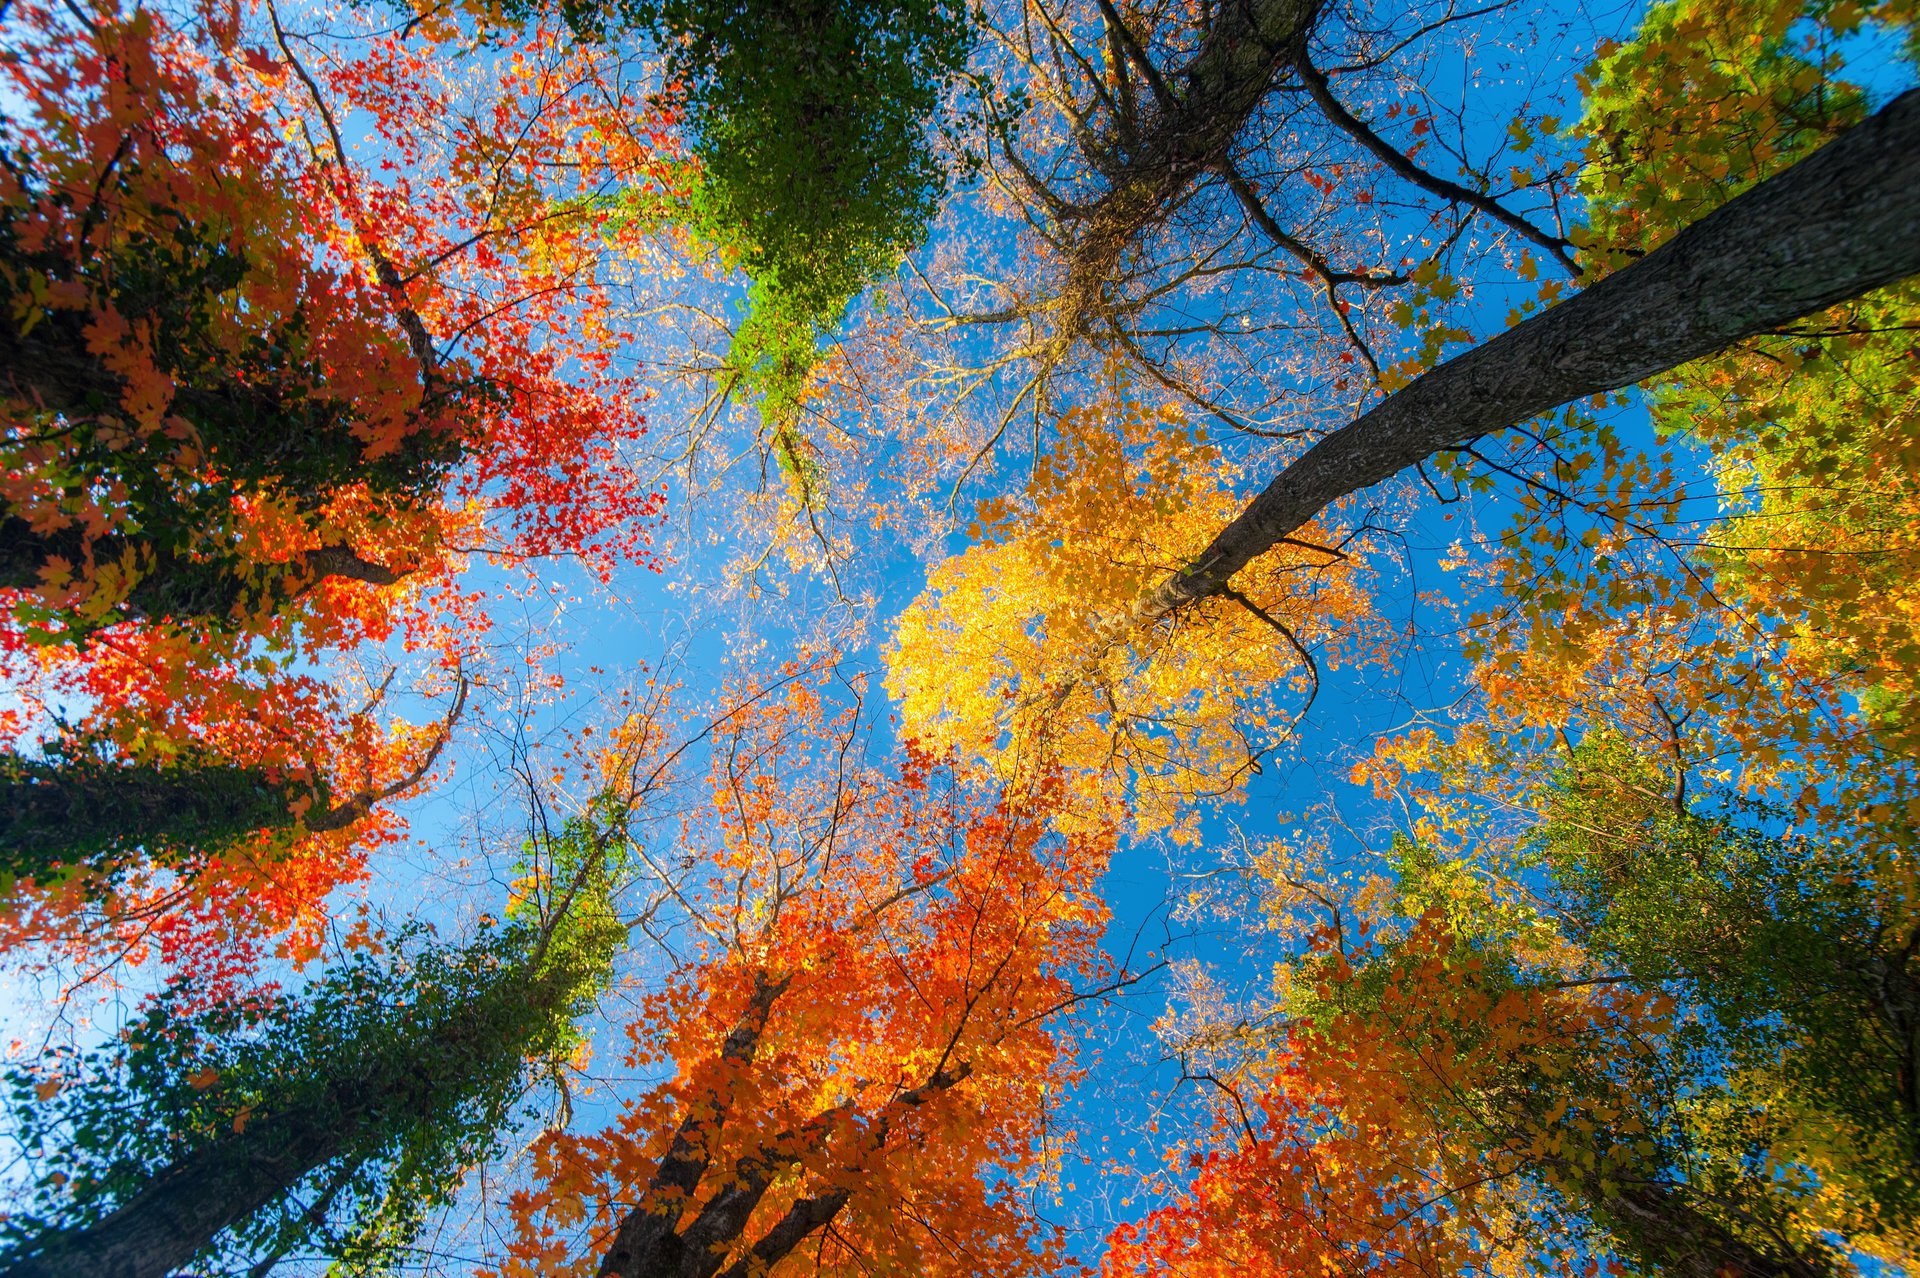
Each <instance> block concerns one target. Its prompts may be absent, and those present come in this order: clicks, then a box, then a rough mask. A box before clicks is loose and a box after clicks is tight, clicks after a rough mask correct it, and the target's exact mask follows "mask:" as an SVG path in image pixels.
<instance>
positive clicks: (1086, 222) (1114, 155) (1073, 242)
mask: <svg viewBox="0 0 1920 1278" xmlns="http://www.w3.org/2000/svg"><path fill="white" fill-rule="evenodd" d="M1318 10H1319V0H1252V2H1251V3H1248V4H1226V5H1221V6H1219V7H1218V8H1217V10H1216V11H1215V13H1214V20H1213V24H1212V26H1211V27H1209V29H1208V30H1207V31H1206V33H1205V34H1204V35H1203V36H1202V38H1201V41H1200V47H1199V48H1198V49H1197V50H1195V52H1194V54H1193V56H1192V57H1191V58H1189V59H1188V60H1187V62H1186V63H1185V64H1184V65H1183V66H1179V67H1174V68H1169V69H1166V70H1164V71H1163V70H1160V69H1158V68H1155V67H1153V66H1152V64H1151V63H1150V62H1149V61H1148V60H1147V57H1146V54H1145V52H1144V51H1143V50H1142V49H1140V48H1139V46H1138V45H1137V44H1136V43H1135V42H1134V38H1133V36H1132V34H1131V33H1127V32H1125V28H1124V27H1122V26H1120V25H1119V23H1120V22H1121V17H1120V15H1119V13H1118V12H1117V11H1114V12H1111V13H1109V15H1108V18H1107V20H1108V22H1109V23H1110V24H1114V26H1115V31H1116V35H1117V38H1119V39H1121V40H1122V41H1123V42H1124V44H1125V45H1126V49H1125V52H1126V53H1128V54H1129V55H1130V56H1131V61H1132V63H1133V65H1134V66H1135V67H1136V68H1137V69H1138V70H1139V71H1140V72H1141V74H1142V75H1143V76H1144V77H1147V78H1148V84H1149V87H1150V88H1151V89H1152V91H1153V98H1154V105H1153V107H1152V109H1151V110H1149V111H1147V112H1145V113H1144V115H1143V118H1141V119H1137V120H1125V121H1116V123H1115V128H1114V129H1113V131H1112V132H1111V133H1110V134H1109V135H1107V136H1103V137H1101V138H1098V139H1089V140H1088V141H1087V142H1085V143H1083V149H1086V150H1088V152H1089V154H1088V159H1089V161H1090V162H1092V163H1093V164H1094V165H1095V166H1096V167H1097V168H1099V169H1100V170H1101V173H1102V175H1103V176H1104V177H1105V179H1106V182H1107V187H1106V190H1105V191H1104V192H1102V193H1101V194H1100V195H1099V197H1098V198H1096V199H1094V200H1091V201H1089V202H1088V203H1085V204H1080V205H1062V206H1061V207H1059V208H1058V209H1057V210H1056V213H1057V215H1058V217H1059V219H1060V221H1061V222H1062V223H1063V224H1064V226H1065V229H1066V232H1067V235H1068V237H1069V243H1068V244H1067V245H1066V246H1065V257H1066V278H1065V279H1064V280H1063V281H1062V282H1061V285H1060V288H1059V292H1058V295H1057V300H1056V302H1055V310H1056V314H1057V317H1058V323H1059V331H1058V338H1057V340H1058V341H1059V342H1061V343H1067V342H1072V341H1074V340H1077V339H1078V338H1079V337H1081V336H1082V335H1083V333H1084V332H1085V330H1086V329H1087V328H1088V326H1089V325H1090V323H1091V322H1092V321H1093V320H1094V319H1095V318H1097V317H1098V316H1099V315H1100V314H1101V313H1102V311H1103V310H1104V309H1105V308H1104V303H1103V301H1102V297H1103V294H1104V291H1105V289H1106V286H1107V284H1108V283H1109V281H1110V280H1111V278H1112V275H1113V272H1114V269H1115V268H1116V266H1117V265H1118V264H1119V261H1120V259H1121V257H1122V256H1123V255H1124V254H1125V253H1126V251H1127V249H1128V248H1129V247H1130V246H1131V245H1132V244H1133V243H1134V241H1135V240H1137V239H1138V238H1139V237H1140V235H1141V233H1142V232H1143V231H1145V230H1146V229H1147V228H1148V227H1150V226H1153V225H1155V224H1157V223H1159V222H1161V221H1164V220H1165V218H1166V216H1167V214H1168V213H1169V212H1171V211H1172V210H1173V208H1175V207H1176V206H1177V205H1178V204H1179V203H1180V202H1181V201H1182V200H1183V199H1185V198H1186V196H1187V193H1188V192H1189V191H1190V190H1191V188H1192V187H1193V184H1194V183H1195V182H1196V181H1197V180H1198V179H1199V178H1200V177H1202V176H1203V175H1204V174H1206V173H1208V172H1209V171H1211V170H1213V169H1215V168H1217V167H1218V166H1219V165H1220V164H1221V163H1222V162H1223V161H1224V160H1225V159H1226V157H1227V153H1228V151H1229V149H1230V148H1231V147H1232V145H1233V142H1234V139H1235V138H1237V137H1238V136H1239V135H1240V132H1241V130H1242V129H1243V128H1244V127H1245V126H1246V123H1247V121H1248V120H1249V119H1250V118H1251V117H1252V116H1253V113H1254V112H1255V111H1257V110H1258V109H1259V107H1260V104H1261V103H1262V102H1264V101H1265V100H1266V98H1267V94H1268V93H1269V92H1270V91H1271V90H1272V88H1273V85H1274V82H1275V80H1277V79H1278V78H1279V76H1280V74H1281V73H1282V72H1283V71H1285V70H1286V69H1287V68H1288V67H1289V66H1291V65H1292V62H1293V59H1294V56H1295V50H1296V49H1297V48H1298V47H1299V45H1300V44H1301V42H1302V41H1303V40H1304V39H1305V37H1306V33H1307V31H1308V30H1309V29H1310V28H1311V27H1312V25H1313V20H1314V17H1315V15H1316V14H1317V12H1318Z"/></svg>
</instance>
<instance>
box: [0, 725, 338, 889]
mask: <svg viewBox="0 0 1920 1278" xmlns="http://www.w3.org/2000/svg"><path fill="white" fill-rule="evenodd" d="M302 801H305V802H306V803H308V804H310V805H313V804H317V805H319V807H321V808H322V809H324V807H325V803H326V795H325V791H324V788H323V787H317V786H314V785H312V784H307V783H300V782H288V781H285V780H277V779H275V778H272V777H269V776H268V775H267V774H266V773H265V772H264V771H262V770H260V769H257V768H245V767H238V766H235V765H233V764H229V763H221V762H214V761H205V762H202V761H196V760H193V759H179V760H175V761H173V762H171V763H168V764H166V765H165V766H160V765H156V764H140V763H129V762H123V761H118V760H115V759H113V758H110V757H108V756H107V755H106V754H104V753H103V752H101V751H99V750H95V749H91V748H89V747H88V745H87V743H85V742H82V741H65V742H59V743H56V745H55V747H54V748H53V749H51V750H49V751H47V752H46V753H45V754H44V755H43V756H42V757H40V758H26V757H23V756H20V755H17V754H7V755H5V756H0V895H7V894H10V893H11V892H12V891H13V888H14V886H15V884H17V883H20V882H30V883H47V882H51V881H52V880H54V879H56V878H60V877H63V876H69V875H74V874H80V873H91V874H95V875H99V876H103V877H105V876H111V875H112V874H113V873H114V871H115V870H116V869H118V868H120V867H121V866H123V865H125V864H127V863H128V862H129V861H130V860H132V859H134V858H135V857H144V859H146V860H147V861H149V862H151V863H154V864H164V863H165V862H166V861H167V860H168V859H169V858H170V857H171V856H173V855H175V854H178V853H182V852H189V851H193V850H198V849H206V848H217V847H219V846H221V845H223V844H225V843H228V842H230V841H232V840H235V839H239V838H242V837H244V836H246V835H248V834H251V833H253V832H255V831H258V830H261V829H269V828H276V827H280V826H285V825H289V824H291V823H292V821H293V819H294V816H293V813H294V808H295V806H296V804H298V803H300V802H302Z"/></svg>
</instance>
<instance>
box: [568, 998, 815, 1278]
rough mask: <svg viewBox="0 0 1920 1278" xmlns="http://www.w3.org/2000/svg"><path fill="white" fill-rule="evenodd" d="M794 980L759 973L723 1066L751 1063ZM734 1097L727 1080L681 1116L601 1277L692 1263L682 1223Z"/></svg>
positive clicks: (655, 1274) (663, 1271)
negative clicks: (776, 1006) (776, 1007)
mask: <svg viewBox="0 0 1920 1278" xmlns="http://www.w3.org/2000/svg"><path fill="white" fill-rule="evenodd" d="M790 983H791V978H790V977H782V978H781V979H779V980H773V979H771V978H769V977H768V976H767V974H766V973H764V972H756V973H755V974H754V989H753V993H752V995H751V996H750V997H749V998H748V1000H747V1007H746V1010H745V1011H744V1012H742V1013H741V1014H740V1019H739V1020H738V1021H736V1022H735V1023H734V1025H733V1028H732V1029H731V1030H729V1031H728V1033H727V1037H726V1038H725V1039H724V1040H723V1041H722V1042H721V1044H720V1059H721V1061H722V1062H723V1065H724V1066H727V1067H734V1068H738V1067H743V1066H746V1065H749V1064H751V1063H752V1061H753V1058H754V1056H755V1055H756V1054H757V1053H758V1052H759V1050H760V1036H761V1034H762V1033H764V1032H765V1030H766V1027H767V1017H768V1016H769V1015H771V1014H772V1011H773V1005H774V1003H775V1001H776V1000H778V999H779V997H780V996H781V995H782V994H784V993H786V990H787V986H788V985H789V984H790ZM730 1100H731V1097H730V1095H729V1094H728V1092H727V1090H726V1089H724V1084H723V1085H722V1088H719V1089H715V1091H714V1092H713V1093H712V1094H709V1095H708V1096H706V1097H705V1098H703V1103H702V1104H698V1105H695V1106H693V1107H692V1108H691V1109H690V1111H689V1112H688V1114H687V1116H686V1117H685V1118H684V1119H682V1120H681V1123H680V1127H679V1129H678V1130H677V1131H675V1132H674V1134H673V1143H672V1144H670V1145H669V1146H668V1147H667V1152H666V1154H665V1155H664V1156H663V1157H662V1158H661V1159H660V1165H659V1166H658V1167H656V1168H655V1169H654V1173H653V1177H652V1179H651V1180H649V1181H648V1182H647V1188H646V1190H645V1192H644V1193H643V1194H642V1195H641V1198H640V1202H639V1204H638V1205H637V1206H635V1207H634V1208H633V1209H632V1210H631V1211H629V1212H628V1213H627V1214H626V1215H625V1216H623V1217H622V1218H621V1220H620V1224H619V1227H618V1228H617V1229H616V1230H615V1231H614V1235H613V1243H612V1245H611V1246H609V1247H608V1248H607V1254H606V1255H605V1256H604V1257H602V1258H601V1261H600V1275H601V1278H664V1276H665V1275H669V1274H678V1273H680V1272H681V1270H682V1269H683V1268H684V1267H685V1266H686V1265H687V1264H688V1263H689V1262H690V1260H691V1259H692V1258H691V1256H690V1254H689V1251H688V1248H687V1244H686V1242H685V1241H684V1240H683V1239H682V1238H681V1236H680V1233H679V1230H678V1228H677V1226H678V1225H679V1223H680V1216H681V1214H682V1213H683V1212H684V1211H685V1210H686V1208H687V1206H688V1204H689V1203H690V1202H691V1201H692V1199H693V1195H694V1192H695V1191H696V1190H698V1189H699V1188H700V1181H701V1180H702V1178H704V1177H705V1176H706V1174H707V1166H708V1164H709V1163H710V1162H711V1161H712V1159H713V1148H712V1143H713V1137H714V1135H715V1134H717V1133H718V1132H719V1130H720V1127H721V1126H722V1125H723V1124H724V1123H725V1122H726V1120H727V1111H728V1109H729V1107H730ZM702 1111H704V1112H702ZM716 1263H717V1262H716Z"/></svg>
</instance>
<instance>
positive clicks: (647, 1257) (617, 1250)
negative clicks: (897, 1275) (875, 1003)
mask: <svg viewBox="0 0 1920 1278" xmlns="http://www.w3.org/2000/svg"><path fill="white" fill-rule="evenodd" d="M763 1020H764V1017H763ZM736 1032H737V1031H736ZM755 1037H756V1039H757V1037H758V1030H757V1029H756V1030H755ZM729 1041H730V1042H731V1041H732V1040H731V1036H730V1038H729ZM972 1072H973V1070H972V1067H971V1066H969V1065H966V1064H964V1063H963V1064H960V1065H956V1066H954V1067H953V1068H951V1069H947V1068H941V1069H939V1070H936V1071H935V1072H934V1073H933V1074H932V1075H931V1076H930V1077H929V1078H928V1079H927V1081H926V1082H924V1083H922V1084H920V1085H919V1086H917V1087H913V1088H910V1089H908V1090H906V1091H903V1092H901V1093H899V1094H898V1095H896V1096H894V1097H893V1098H892V1099H891V1100H890V1101H888V1102H887V1105H886V1108H885V1109H883V1110H882V1111H881V1112H880V1113H879V1114H878V1115H877V1116H876V1117H875V1118H874V1120H873V1121H872V1123H871V1124H870V1125H869V1126H868V1127H867V1128H866V1130H865V1131H862V1132H859V1133H857V1135H856V1136H855V1137H854V1139H855V1142H856V1143H855V1146H854V1149H853V1151H852V1152H851V1153H850V1154H849V1155H847V1157H846V1161H845V1163H844V1164H843V1167H844V1169H845V1170H846V1171H847V1172H849V1173H855V1172H857V1171H858V1169H859V1167H860V1165H861V1162H862V1160H864V1159H865V1158H867V1157H870V1156H872V1155H874V1154H876V1153H878V1152H879V1151H880V1150H881V1149H883V1148H884V1147H885V1146H886V1142H887V1134H888V1133H889V1132H890V1131H891V1130H892V1127H893V1121H894V1119H895V1118H897V1117H899V1116H900V1115H901V1114H903V1113H904V1112H906V1111H907V1110H910V1109H917V1108H918V1107H920V1106H922V1105H925V1104H927V1103H928V1102H929V1101H930V1100H932V1099H933V1098H934V1097H935V1096H936V1095H938V1094H939V1093H941V1092H944V1091H946V1090H947V1089H948V1088H950V1087H953V1086H954V1085H956V1084H957V1083H959V1082H961V1081H962V1080H964V1079H965V1078H967V1077H968V1076H969V1075H970V1074H972ZM723 1112H724V1111H723ZM852 1117H853V1115H852V1111H851V1108H850V1107H849V1106H846V1105H842V1106H837V1107H835V1108H833V1109H829V1110H826V1111H824V1112H822V1113H820V1114H817V1115H815V1116H814V1117H812V1118H809V1119H808V1120H807V1121H806V1122H805V1123H803V1124H801V1125H800V1126H799V1127H797V1128H794V1129H791V1130H789V1131H788V1132H786V1133H783V1134H782V1135H780V1136H777V1137H774V1138H773V1139H771V1140H769V1141H767V1142H766V1143H765V1144H764V1145H762V1146H761V1147H760V1148H759V1149H757V1150H756V1151H755V1152H754V1153H753V1154H751V1155H749V1156H747V1157H745V1158H742V1159H741V1160H740V1161H739V1162H738V1163H736V1164H735V1166H734V1169H733V1173H732V1177H731V1179H730V1180H729V1182H728V1183H727V1184H725V1185H723V1186H722V1187H721V1188H720V1189H719V1190H718V1191H717V1192H716V1193H714V1194H713V1196H712V1197H710V1198H709V1199H708V1200H707V1201H706V1202H705V1203H704V1204H702V1205H701V1207H700V1210H699V1211H698V1212H696V1213H695V1214H694V1217H693V1219H692V1220H691V1221H689V1222H688V1223H687V1224H686V1225H685V1226H684V1227H679V1218H680V1216H681V1215H682V1214H683V1211H684V1209H685V1207H686V1205H687V1203H688V1202H689V1200H690V1199H691V1198H692V1196H693V1194H694V1192H695V1190H697V1189H698V1187H699V1183H700V1180H701V1179H702V1178H703V1177H704V1176H705V1174H706V1166H707V1162H708V1159H709V1155H708V1154H707V1152H706V1151H705V1150H704V1149H702V1151H701V1153H700V1156H699V1170H698V1172H697V1174H694V1175H692V1178H691V1180H688V1179H687V1178H686V1173H687V1172H688V1170H689V1169H690V1167H691V1163H690V1162H689V1160H687V1159H685V1158H683V1157H680V1156H679V1155H678V1154H677V1153H676V1151H677V1150H678V1148H679V1145H680V1138H679V1137H678V1136H676V1137H675V1140H674V1149H670V1150H669V1151H668V1153H667V1156H666V1157H665V1158H663V1159H662V1160H661V1165H660V1169H659V1170H658V1171H656V1172H655V1174H654V1178H653V1181H652V1183H651V1184H650V1185H649V1187H648V1190H647V1192H646V1194H645V1195H643V1196H642V1198H641V1200H640V1202H639V1204H638V1205H637V1206H635V1207H634V1208H633V1209H632V1210H631V1211H629V1212H628V1213H627V1215H626V1217H625V1219H623V1220H622V1221H621V1222H620V1227H619V1231H618V1232H617V1233H616V1234H615V1236H614V1245H613V1247H612V1248H610V1249H609V1250H608V1252H607V1256H606V1258H605V1259H604V1260H603V1261H602V1262H601V1265H600V1275H601V1278H714V1276H715V1275H716V1274H719V1273H720V1271H721V1267H722V1266H723V1265H726V1261H727V1256H728V1254H729V1253H730V1252H731V1251H732V1249H733V1248H734V1247H735V1246H736V1245H738V1244H739V1242H740V1239H741V1236H742V1235H743V1234H745V1233H746V1230H747V1226H748V1225H749V1224H750V1223H751V1222H752V1218H753V1213H754V1211H755V1209H757V1208H758V1207H759V1206H760V1203H761V1201H762V1200H763V1199H764V1198H765V1197H766V1195H767V1191H768V1190H769V1189H771V1188H772V1186H773V1183H774V1181H775V1180H776V1179H777V1178H778V1177H779V1175H780V1173H781V1172H783V1171H785V1170H787V1169H788V1168H790V1167H792V1166H793V1165H794V1164H795V1163H797V1162H799V1161H800V1156H799V1151H800V1150H801V1149H802V1148H804V1147H807V1146H809V1145H816V1144H818V1143H819V1142H822V1141H825V1140H827V1139H829V1138H830V1137H831V1135H832V1131H833V1129H834V1128H835V1127H838V1126H841V1125H842V1124H844V1123H845V1122H847V1121H848V1120H850V1119H851V1118H852ZM693 1121H694V1120H693V1119H692V1118H691V1117H689V1119H688V1120H687V1122H688V1123H691V1122H693ZM681 1130H682V1132H685V1131H686V1123H683V1124H682V1128H681ZM670 1168H676V1169H678V1170H679V1172H680V1176H679V1178H678V1179H677V1180H675V1181H674V1184H673V1185H672V1189H673V1192H672V1193H670V1194H667V1195H666V1196H664V1197H662V1196H660V1195H659V1193H658V1190H657V1188H656V1187H658V1186H660V1185H661V1184H662V1182H663V1181H664V1180H665V1179H666V1178H667V1176H668V1172H669V1169H670ZM852 1196H853V1195H852V1192H851V1191H850V1190H848V1189H846V1188H845V1187H834V1188H829V1189H823V1190H821V1191H820V1192H819V1193H816V1194H812V1195H808V1196H805V1197H802V1198H800V1199H799V1200H797V1201H796V1202H795V1203H794V1204H793V1205H792V1206H791V1207H790V1208H788V1210H787V1211H786V1212H785V1213H784V1214H783V1215H782V1216H781V1218H780V1219H779V1220H778V1221H776V1222H775V1223H774V1224H773V1226H772V1227H771V1228H769V1229H768V1231H767V1232H766V1233H765V1234H763V1235H762V1236H761V1237H760V1238H759V1240H758V1241H756V1242H755V1243H754V1245H753V1246H752V1247H750V1248H748V1249H747V1250H746V1251H745V1252H744V1253H742V1254H741V1255H740V1256H739V1257H738V1258H737V1259H736V1260H735V1261H734V1263H733V1264H732V1265H731V1266H727V1269H726V1275H727V1278H738V1276H739V1275H744V1274H747V1273H749V1272H760V1273H763V1272H765V1269H766V1267H767V1266H770V1265H772V1264H774V1263H775V1262H777V1261H779V1260H780V1259H781V1258H783V1257H785V1256H786V1255H787V1253H789V1252H791V1251H792V1250H793V1249H794V1248H795V1247H798V1246H799V1245H800V1244H801V1243H802V1242H804V1241H806V1239H807V1238H808V1237H810V1236H811V1235H812V1234H813V1233H814V1232H816V1231H817V1230H819V1229H820V1228H822V1227H823V1226H825V1225H827V1224H828V1223H830V1222H831V1221H832V1220H833V1218H834V1217H835V1216H837V1215H838V1214H839V1213H840V1209H841V1208H842V1207H844V1206H846V1204H847V1202H848V1201H849V1200H850V1199H851V1198H852Z"/></svg>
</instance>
